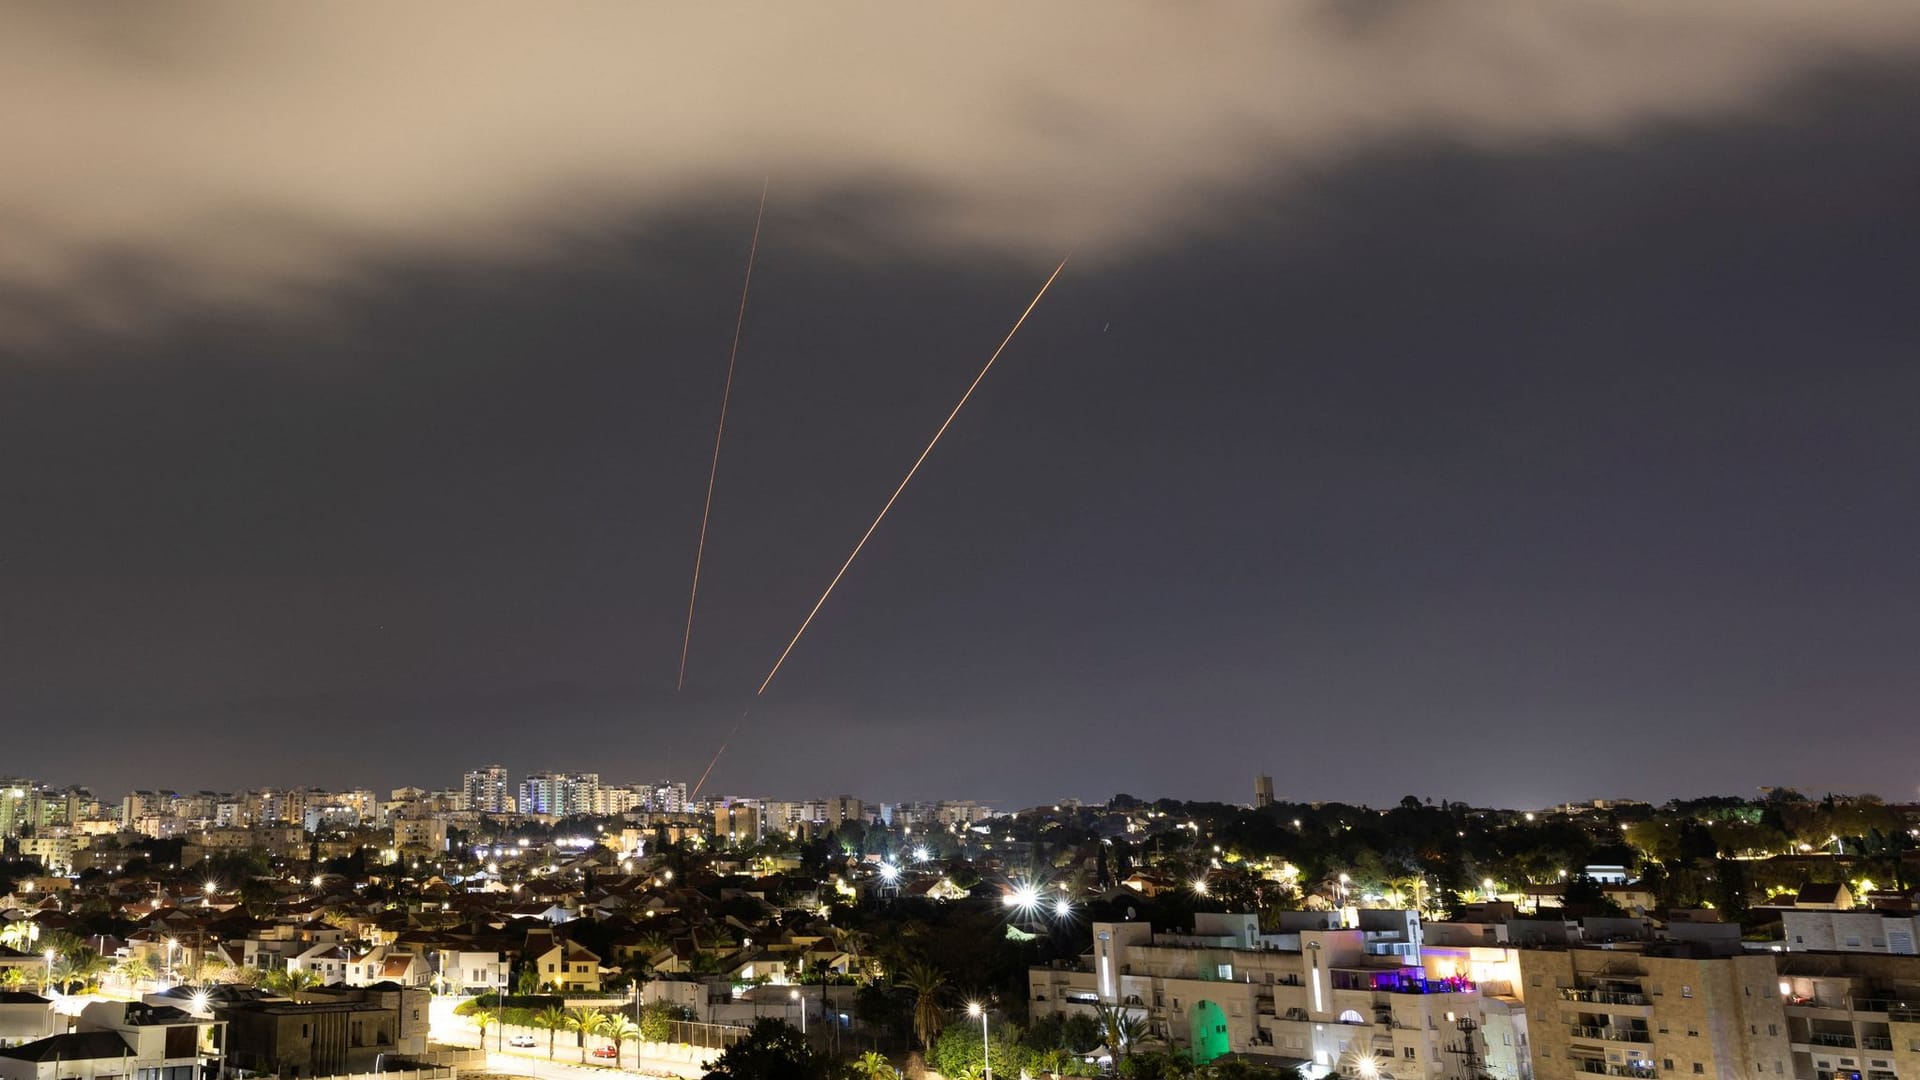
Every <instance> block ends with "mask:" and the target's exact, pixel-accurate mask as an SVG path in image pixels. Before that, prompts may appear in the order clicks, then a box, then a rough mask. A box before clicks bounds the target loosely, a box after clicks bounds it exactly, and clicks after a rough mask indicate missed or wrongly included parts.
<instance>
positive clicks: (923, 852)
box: [913, 847, 932, 862]
mask: <svg viewBox="0 0 1920 1080" xmlns="http://www.w3.org/2000/svg"><path fill="white" fill-rule="evenodd" d="M929 858H932V856H931V855H929V854H928V853H927V849H926V848H923V847H917V848H914V849H913V861H914V862H926V861H927V860H928V859H929Z"/></svg>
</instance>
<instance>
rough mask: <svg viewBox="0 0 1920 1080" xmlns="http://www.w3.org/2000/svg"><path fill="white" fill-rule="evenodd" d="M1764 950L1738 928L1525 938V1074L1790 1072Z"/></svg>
mask: <svg viewBox="0 0 1920 1080" xmlns="http://www.w3.org/2000/svg"><path fill="white" fill-rule="evenodd" d="M1729 929H1731V930H1733V931H1735V932H1736V933H1737V930H1738V927H1730V928H1729ZM1774 960H1775V957H1774V954H1772V953H1753V952H1745V951H1743V950H1742V949H1741V947H1740V942H1739V941H1738V939H1737V936H1734V937H1725V936H1723V937H1721V938H1719V939H1718V940H1706V939H1703V940H1691V941H1687V940H1682V941H1671V940H1670V941H1648V942H1633V941H1622V942H1614V943H1612V944H1610V945H1605V946H1597V947H1596V946H1576V947H1571V948H1564V949H1548V948H1540V949H1526V950H1523V951H1522V952H1521V953H1520V973H1521V977H1522V979H1523V980H1524V982H1525V993H1526V995H1527V1002H1528V1006H1529V1012H1530V1014H1531V1016H1530V1019H1531V1029H1532V1032H1531V1033H1532V1043H1533V1050H1534V1062H1533V1068H1534V1075H1535V1076H1536V1077H1537V1078H1538V1080H1582V1078H1583V1077H1585V1076H1588V1075H1602V1076H1623V1077H1630V1078H1635V1080H1686V1078H1689V1077H1698V1076H1705V1077H1713V1078H1714V1080H1759V1078H1762V1077H1785V1076H1788V1075H1797V1074H1790V1073H1789V1071H1788V1070H1789V1068H1790V1065H1791V1056H1792V1055H1791V1050H1790V1048H1789V1045H1788V1040H1787V1019H1786V1014H1785V1011H1784V1009H1783V1007H1782V1001H1781V996H1780V992H1779V989H1778V978H1777V975H1776V972H1775V969H1774ZM1808 1080H1811V1077H1809V1078H1808ZM1829 1080H1831V1078H1829Z"/></svg>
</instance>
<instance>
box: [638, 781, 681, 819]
mask: <svg viewBox="0 0 1920 1080" xmlns="http://www.w3.org/2000/svg"><path fill="white" fill-rule="evenodd" d="M686 808H687V782H686V781H685V780H662V781H660V782H658V783H656V784H654V785H653V795H652V797H651V798H650V799H649V800H648V803H647V809H649V810H652V811H653V812H654V813H657V814H677V813H679V812H681V811H682V810H685V809H686Z"/></svg>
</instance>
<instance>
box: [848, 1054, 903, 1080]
mask: <svg viewBox="0 0 1920 1080" xmlns="http://www.w3.org/2000/svg"><path fill="white" fill-rule="evenodd" d="M853 1072H854V1075H856V1076H858V1077H860V1080H894V1071H893V1063H892V1062H890V1061H888V1060H887V1056H886V1055H885V1054H882V1053H880V1052H879V1051H877V1050H869V1051H867V1052H866V1053H864V1054H861V1055H860V1056H859V1057H858V1058H856V1059H854V1062H853Z"/></svg>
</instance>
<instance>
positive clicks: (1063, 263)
mask: <svg viewBox="0 0 1920 1080" xmlns="http://www.w3.org/2000/svg"><path fill="white" fill-rule="evenodd" d="M1071 258H1073V252H1071V251H1069V252H1067V258H1066V259H1061V260H1060V265H1059V266H1056V267H1054V268H1053V273H1051V274H1049V275H1048V276H1047V280H1046V283H1045V284H1043V285H1041V286H1040V291H1039V292H1037V293H1035V294H1034V295H1033V300H1032V301H1031V302H1029V303H1028V304H1027V309H1026V310H1025V311H1022V312H1021V313H1020V317H1019V318H1018V319H1016V320H1014V323H1013V329H1011V330H1009V331H1007V336H1006V337H1005V338H1003V339H1002V340H1001V342H1000V347H999V348H997V349H995V350H993V355H992V356H989V357H987V363H986V366H985V367H983V368H981V369H980V374H978V375H975V376H974V377H973V383H972V384H971V385H970V386H968V387H967V392H966V393H964V394H961V395H960V402H959V404H957V405H955V406H954V407H953V411H952V412H950V413H948V414H947V419H946V421H945V422H944V423H942V424H941V425H940V430H938V431H936V432H934V433H933V438H932V439H931V440H929V441H928V442H927V448H926V449H925V450H922V451H920V456H919V457H918V458H916V459H914V462H913V468H911V469H908V470H907V475H906V476H904V477H902V478H901V480H900V486H899V487H896V488H894V489H893V494H892V495H890V496H888V498H887V503H886V505H885V506H882V507H881V508H880V513H879V514H878V515H876V516H875V517H874V519H873V524H871V525H869V526H867V531H866V533H865V534H864V535H862V536H861V537H860V542H859V543H857V544H855V545H853V554H851V555H848V556H847V561H846V562H844V563H841V564H840V571H839V573H836V574H834V575H833V580H832V581H830V582H828V583H827V591H826V592H823V593H821V594H820V599H819V600H817V601H815V602H814V605H813V610H812V611H809V612H807V617H806V619H805V620H803V621H802V622H801V623H800V629H798V630H795V631H794V632H793V638H792V640H790V641H788V642H787V647H786V648H785V649H784V650H782V651H781V653H780V659H778V660H775V661H774V662H773V670H771V671H769V672H767V677H766V678H765V679H764V680H762V681H761V683H760V689H758V690H756V691H754V696H755V697H759V696H760V695H762V694H764V693H766V692H767V686H768V685H769V684H771V683H772V682H773V677H774V676H775V675H778V674H779V673H780V665H782V664H784V663H786V662H787V656H788V655H789V654H790V653H792V652H793V647H794V646H795V645H797V644H799V642H800V635H802V634H804V633H806V632H807V627H808V626H810V625H812V623H813V617H814V616H815V615H818V614H820V608H821V607H822V606H824V605H825V604H826V602H827V597H829V596H832V595H833V590H834V587H835V586H837V585H839V584H840V579H841V578H843V577H845V576H846V574H847V567H849V566H852V565H853V560H855V559H857V558H859V557H860V549H861V548H864V547H866V546H867V541H868V540H870V539H872V538H873V533H874V530H876V529H878V528H879V527H880V523H881V522H882V521H884V520H886V517H887V511H889V510H891V509H893V504H894V502H895V501H897V500H898V499H899V498H900V493H901V492H902V491H905V490H906V489H907V484H908V483H909V482H911V481H912V480H913V475H914V474H915V473H917V472H919V471H920V466H921V465H923V464H925V463H926V460H927V455H928V454H931V453H933V448H934V447H935V446H937V445H938V444H939V442H940V437H941V436H943V435H945V434H946V433H947V428H948V427H950V426H952V424H953V418H954V417H956V416H959V415H960V410H961V409H963V408H965V407H966V404H967V399H968V398H971V397H972V396H973V392H974V391H975V390H977V389H979V388H980V382H981V380H983V379H985V378H986V377H987V372H989V371H992V370H993V364H994V361H996V360H998V359H1000V354H1001V353H1003V352H1005V351H1006V348H1007V344H1008V342H1011V341H1012V340H1013V336H1014V335H1015V334H1017V333H1019V332H1020V327H1021V325H1022V324H1024V323H1025V322H1026V321H1027V316H1029V315H1031V314H1033V309H1034V308H1036V307H1038V306H1039V305H1040V298H1041V297H1043V296H1045V295H1047V290H1048V289H1049V288H1051V287H1052V286H1053V280H1054V279H1055V278H1057V277H1059V276H1060V271H1062V270H1065V269H1066V268H1067V259H1071ZM729 737H731V736H729ZM721 748H722V749H723V750H724V749H725V746H724V745H723V746H722V747H721ZM717 759H718V755H716V760H717Z"/></svg>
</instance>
